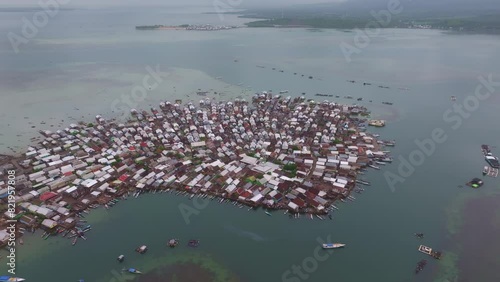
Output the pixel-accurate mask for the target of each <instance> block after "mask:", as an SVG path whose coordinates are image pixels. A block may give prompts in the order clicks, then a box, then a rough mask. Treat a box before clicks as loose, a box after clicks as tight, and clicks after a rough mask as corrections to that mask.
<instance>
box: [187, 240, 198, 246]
mask: <svg viewBox="0 0 500 282" xmlns="http://www.w3.org/2000/svg"><path fill="white" fill-rule="evenodd" d="M199 245H200V240H194V239H193V240H189V242H188V246H189V247H193V248H195V247H198V246H199Z"/></svg>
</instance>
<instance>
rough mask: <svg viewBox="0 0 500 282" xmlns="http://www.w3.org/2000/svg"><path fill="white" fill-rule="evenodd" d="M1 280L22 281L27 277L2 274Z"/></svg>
mask: <svg viewBox="0 0 500 282" xmlns="http://www.w3.org/2000/svg"><path fill="white" fill-rule="evenodd" d="M0 281H9V282H21V281H26V279H24V278H19V277H12V276H5V275H4V276H0Z"/></svg>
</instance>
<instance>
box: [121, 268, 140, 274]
mask: <svg viewBox="0 0 500 282" xmlns="http://www.w3.org/2000/svg"><path fill="white" fill-rule="evenodd" d="M123 271H126V272H128V273H132V274H142V272H140V271H139V270H137V269H135V268H124V269H123Z"/></svg>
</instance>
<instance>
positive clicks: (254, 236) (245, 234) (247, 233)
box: [224, 225, 268, 242]
mask: <svg viewBox="0 0 500 282" xmlns="http://www.w3.org/2000/svg"><path fill="white" fill-rule="evenodd" d="M224 229H225V230H227V231H229V232H231V233H234V234H237V235H239V236H241V237H246V238H249V239H251V240H253V241H258V242H259V241H267V240H268V239H266V238H264V237H262V236H260V235H259V234H256V233H253V232H250V231H245V230H242V229H239V228H236V227H234V226H232V225H224Z"/></svg>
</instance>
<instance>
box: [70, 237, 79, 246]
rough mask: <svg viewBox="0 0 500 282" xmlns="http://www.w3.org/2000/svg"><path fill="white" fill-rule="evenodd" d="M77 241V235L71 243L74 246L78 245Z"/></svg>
mask: <svg viewBox="0 0 500 282" xmlns="http://www.w3.org/2000/svg"><path fill="white" fill-rule="evenodd" d="M76 241H78V237H75V238H74V239H73V242H71V245H72V246H74V245H76Z"/></svg>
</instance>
